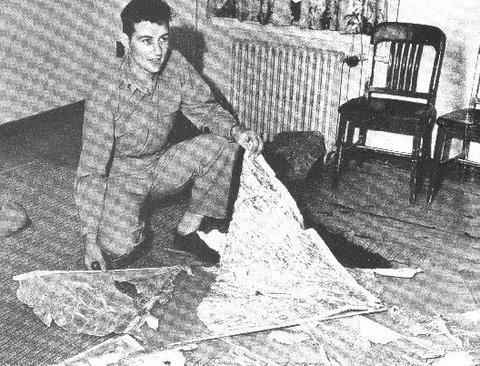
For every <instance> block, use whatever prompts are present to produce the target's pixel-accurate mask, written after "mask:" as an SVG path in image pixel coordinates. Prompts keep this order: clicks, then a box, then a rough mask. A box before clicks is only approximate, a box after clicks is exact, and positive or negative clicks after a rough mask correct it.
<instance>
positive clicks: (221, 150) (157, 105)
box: [75, 0, 263, 270]
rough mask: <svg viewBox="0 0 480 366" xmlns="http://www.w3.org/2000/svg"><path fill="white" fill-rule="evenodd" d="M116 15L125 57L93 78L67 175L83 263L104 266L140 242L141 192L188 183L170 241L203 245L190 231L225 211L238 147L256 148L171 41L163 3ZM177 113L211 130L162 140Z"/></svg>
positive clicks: (124, 257) (132, 6) (144, 3)
mask: <svg viewBox="0 0 480 366" xmlns="http://www.w3.org/2000/svg"><path fill="white" fill-rule="evenodd" d="M121 19H122V23H123V34H122V43H123V45H124V47H125V51H126V54H125V57H124V58H123V59H122V62H121V64H120V66H119V67H118V68H117V69H114V70H108V68H107V70H106V71H105V73H104V74H103V75H101V76H100V77H99V78H98V83H97V85H96V86H95V87H94V88H93V90H92V95H91V97H90V98H88V99H87V101H86V105H85V119H84V126H83V143H82V152H81V156H80V162H79V166H78V169H77V178H76V181H75V201H76V204H77V207H78V211H79V216H80V221H81V230H82V237H83V241H84V245H85V265H86V266H87V268H92V269H97V268H98V269H99V268H101V269H102V270H106V269H107V267H108V268H118V267H121V266H122V263H127V262H128V258H129V257H130V256H131V254H132V253H133V252H134V249H135V248H138V246H139V245H140V244H141V243H142V242H143V240H144V238H145V233H144V230H145V223H144V221H143V218H142V214H141V213H142V208H143V207H144V204H145V201H146V199H150V198H151V197H163V196H165V195H169V194H172V193H174V192H176V191H178V190H179V189H180V188H181V187H184V186H185V185H186V184H187V183H189V182H191V181H192V193H191V200H190V203H189V206H188V209H187V211H186V212H185V214H184V216H183V217H182V219H181V221H180V224H179V226H178V228H177V232H176V234H175V245H176V246H177V247H178V248H185V247H186V246H188V245H190V246H192V247H195V246H196V245H197V246H198V245H202V244H203V245H204V243H201V239H200V238H199V236H198V235H197V233H196V230H197V229H199V227H200V224H201V221H202V219H203V218H204V217H206V216H208V217H213V218H218V219H223V218H225V217H226V214H227V206H228V196H229V190H230V183H231V180H232V170H233V165H234V161H235V158H236V156H237V151H238V147H239V145H240V146H242V147H243V148H245V149H247V150H248V151H249V153H250V154H254V155H256V154H258V153H260V152H261V150H262V148H263V142H262V140H261V138H260V137H259V136H258V135H257V134H256V133H255V132H254V131H252V130H248V129H245V128H243V127H242V126H241V125H239V124H238V123H237V122H236V120H235V119H234V118H233V117H232V116H231V115H230V114H229V113H228V112H227V111H226V110H224V109H222V108H221V107H220V106H219V105H218V104H217V103H216V102H215V101H214V100H213V97H212V93H211V90H210V89H209V87H208V85H207V84H206V83H205V81H204V80H203V79H202V78H201V77H200V75H199V74H198V73H197V72H196V71H195V69H194V68H193V67H192V66H191V65H190V64H189V63H188V62H187V61H186V60H185V59H184V58H183V57H182V56H181V55H180V53H178V52H177V51H175V50H171V49H170V48H169V22H170V19H171V9H170V7H169V6H168V5H167V4H166V3H165V2H163V1H161V0H132V1H131V2H130V3H129V4H128V5H127V6H126V7H125V8H124V10H123V11H122V14H121ZM180 112H181V113H182V114H183V115H184V116H185V117H186V118H187V119H189V120H190V121H191V122H192V123H193V124H194V125H195V126H196V127H197V128H199V129H200V130H205V128H208V130H209V131H210V132H209V133H203V134H201V135H199V136H197V137H195V138H193V139H190V140H186V141H183V142H180V143H177V144H169V143H168V137H169V134H170V132H171V131H172V128H174V121H175V116H176V115H177V113H180Z"/></svg>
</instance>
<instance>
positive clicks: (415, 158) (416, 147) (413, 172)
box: [409, 135, 422, 204]
mask: <svg viewBox="0 0 480 366" xmlns="http://www.w3.org/2000/svg"><path fill="white" fill-rule="evenodd" d="M421 141H422V139H421V137H420V136H419V135H415V136H414V137H413V149H412V162H411V168H410V197H409V202H410V204H414V203H415V201H416V200H417V183H418V162H419V158H420V149H421Z"/></svg>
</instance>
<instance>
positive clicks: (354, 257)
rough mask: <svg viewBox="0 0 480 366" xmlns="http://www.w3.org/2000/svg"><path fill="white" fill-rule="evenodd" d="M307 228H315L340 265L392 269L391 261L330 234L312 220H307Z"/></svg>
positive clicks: (341, 237) (339, 236) (337, 235)
mask: <svg viewBox="0 0 480 366" xmlns="http://www.w3.org/2000/svg"><path fill="white" fill-rule="evenodd" d="M305 227H306V228H313V229H315V231H316V232H317V233H318V234H319V235H320V236H321V238H322V239H323V240H324V241H325V244H327V246H328V248H329V249H330V251H331V252H332V254H333V255H334V256H335V258H337V260H338V261H339V262H340V264H341V265H342V266H344V267H348V268H391V267H392V264H391V263H390V261H388V260H387V259H385V258H384V257H382V256H381V255H380V254H377V253H374V252H371V251H369V250H367V249H364V248H362V247H361V246H359V245H356V244H354V243H352V242H350V241H348V240H347V239H345V238H344V237H343V236H342V235H340V234H334V233H331V232H329V231H328V230H327V229H326V228H325V227H324V226H322V225H321V224H318V223H315V222H314V221H313V220H312V219H311V218H308V217H306V218H305Z"/></svg>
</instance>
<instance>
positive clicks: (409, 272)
mask: <svg viewBox="0 0 480 366" xmlns="http://www.w3.org/2000/svg"><path fill="white" fill-rule="evenodd" d="M372 271H373V272H374V273H376V274H378V275H380V276H386V277H398V278H413V277H414V276H415V275H416V274H417V273H421V272H423V270H422V269H420V268H416V269H414V268H374V269H373V270H372Z"/></svg>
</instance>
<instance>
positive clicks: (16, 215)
mask: <svg viewBox="0 0 480 366" xmlns="http://www.w3.org/2000/svg"><path fill="white" fill-rule="evenodd" d="M29 224H30V219H29V218H28V215H27V212H26V211H25V209H24V208H23V206H22V205H21V204H19V203H16V202H7V203H4V204H2V205H1V206H0V237H6V236H9V235H12V234H14V233H16V232H17V231H19V230H21V229H23V228H25V227H27V226H28V225H29Z"/></svg>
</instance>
